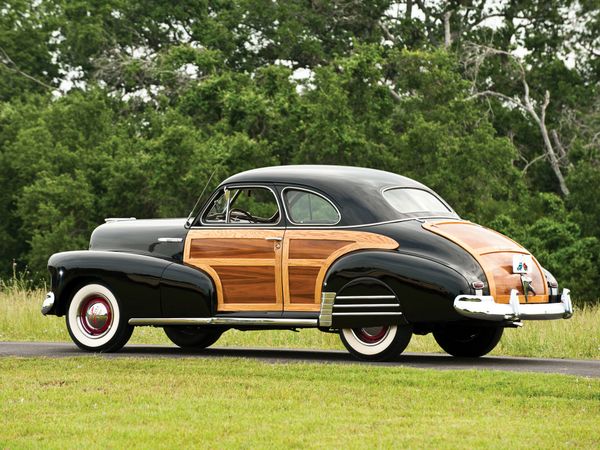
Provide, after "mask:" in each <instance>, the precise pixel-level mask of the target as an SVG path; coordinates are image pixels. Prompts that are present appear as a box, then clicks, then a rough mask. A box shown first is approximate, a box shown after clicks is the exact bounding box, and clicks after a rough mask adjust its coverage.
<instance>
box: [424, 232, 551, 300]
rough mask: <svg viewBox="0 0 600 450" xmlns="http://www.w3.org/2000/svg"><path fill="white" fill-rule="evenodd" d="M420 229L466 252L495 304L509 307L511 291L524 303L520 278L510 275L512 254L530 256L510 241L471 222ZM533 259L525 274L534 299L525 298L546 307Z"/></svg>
mask: <svg viewBox="0 0 600 450" xmlns="http://www.w3.org/2000/svg"><path fill="white" fill-rule="evenodd" d="M422 226H423V228H425V229H427V230H429V231H431V232H433V233H436V234H438V235H440V236H443V237H445V238H446V239H448V240H450V241H452V242H454V243H456V244H457V245H459V246H461V247H462V248H464V249H465V250H466V251H467V252H469V253H470V254H471V255H472V256H473V257H474V258H475V259H476V260H477V262H478V263H479V265H480V266H481V268H482V269H483V271H484V273H485V276H486V278H487V281H488V285H489V289H490V295H492V296H493V297H494V298H495V300H496V301H497V302H498V303H508V301H509V299H510V291H511V290H512V289H517V291H518V292H519V302H520V303H525V296H524V295H523V287H522V285H521V277H520V276H519V275H518V274H513V273H512V258H513V255H515V254H524V255H531V253H529V252H528V251H527V249H525V248H524V247H522V246H521V245H519V244H518V243H517V242H515V241H513V240H512V239H510V238H508V237H506V236H504V235H502V234H500V233H498V232H497V231H494V230H490V229H488V228H485V227H482V226H481V225H477V224H474V223H471V222H466V221H441V222H430V223H424V224H423V225H422ZM531 256H532V259H533V262H534V267H533V268H532V270H531V272H530V273H529V274H528V275H529V276H530V277H531V279H532V287H533V288H534V290H535V292H536V295H531V294H530V295H529V296H528V297H527V302H528V303H548V302H549V301H550V296H549V295H548V285H547V281H546V277H545V275H544V273H543V272H542V267H541V266H540V264H539V262H538V261H537V260H536V259H535V258H534V257H533V255H531Z"/></svg>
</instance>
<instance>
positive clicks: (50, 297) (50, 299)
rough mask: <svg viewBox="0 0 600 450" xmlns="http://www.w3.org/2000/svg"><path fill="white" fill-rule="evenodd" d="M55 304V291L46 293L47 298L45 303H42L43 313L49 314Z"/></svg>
mask: <svg viewBox="0 0 600 450" xmlns="http://www.w3.org/2000/svg"><path fill="white" fill-rule="evenodd" d="M53 306H54V293H52V292H48V293H47V294H46V298H45V299H44V303H42V314H43V315H46V314H48V313H49V312H50V310H51V309H52V307H53Z"/></svg>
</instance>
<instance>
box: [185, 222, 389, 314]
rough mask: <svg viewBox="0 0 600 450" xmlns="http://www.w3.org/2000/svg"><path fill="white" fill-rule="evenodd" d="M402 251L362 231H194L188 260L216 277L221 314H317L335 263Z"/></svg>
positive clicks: (189, 238)
mask: <svg viewBox="0 0 600 450" xmlns="http://www.w3.org/2000/svg"><path fill="white" fill-rule="evenodd" d="M397 247H398V243H397V242H396V241H394V240H393V239H390V238H388V237H386V236H382V235H379V234H375V233H367V232H363V231H347V230H295V229H288V230H287V231H285V233H284V230H267V229H263V230H258V229H241V228H238V229H235V230H232V229H223V230H214V229H211V230H201V229H195V230H191V231H190V232H189V233H188V236H187V238H186V243H185V253H184V261H185V262H186V263H187V264H190V265H192V266H195V267H198V268H199V269H201V270H203V271H205V272H206V273H208V274H209V275H210V276H211V277H212V278H213V280H214V282H215V286H216V289H217V297H218V303H217V305H218V306H217V310H218V311H318V310H319V308H320V302H321V286H322V284H323V280H324V278H325V274H326V272H327V269H328V268H329V266H330V265H331V264H333V262H334V261H335V260H337V259H338V258H339V257H340V256H342V255H344V254H346V253H349V252H352V251H355V250H360V249H386V250H391V249H395V248H397Z"/></svg>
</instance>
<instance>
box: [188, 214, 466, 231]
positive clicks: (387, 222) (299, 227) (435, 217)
mask: <svg viewBox="0 0 600 450" xmlns="http://www.w3.org/2000/svg"><path fill="white" fill-rule="evenodd" d="M455 216H456V217H447V216H423V217H409V218H406V219H392V220H384V221H382V222H370V223H364V224H362V223H361V224H357V225H330V226H326V225H317V226H312V225H303V226H300V225H294V229H305V230H310V229H315V228H318V229H332V230H345V229H348V228H350V229H352V228H365V227H374V226H377V225H387V224H389V223H401V222H410V221H411V220H427V219H453V220H462V219H461V218H460V217H458V216H457V215H455ZM223 225H229V226H236V225H238V224H231V223H228V224H223ZM243 225H246V224H243ZM190 228H191V229H199V228H202V229H210V228H223V226H222V225H221V226H214V224H206V226H199V225H195V226H193V227H190ZM244 228H265V227H257V226H254V227H250V226H247V225H246V226H245V227H244ZM270 228H272V229H275V230H278V229H279V230H284V229H286V227H285V226H282V225H280V224H277V226H272V227H270Z"/></svg>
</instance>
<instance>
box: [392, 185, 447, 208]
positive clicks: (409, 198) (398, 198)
mask: <svg viewBox="0 0 600 450" xmlns="http://www.w3.org/2000/svg"><path fill="white" fill-rule="evenodd" d="M383 197H384V198H385V199H386V200H387V202H388V203H389V204H390V205H392V207H393V208H394V209H395V210H396V211H399V212H401V213H402V214H410V213H418V212H444V213H448V212H452V210H451V209H450V208H448V207H447V206H446V205H445V204H444V203H443V202H442V201H441V200H440V199H438V198H437V197H436V196H435V195H433V194H431V193H430V192H427V191H424V190H422V189H414V188H394V189H388V190H386V191H384V192H383Z"/></svg>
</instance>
